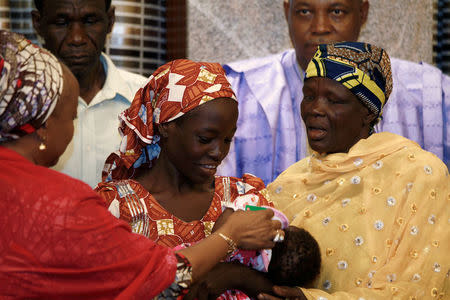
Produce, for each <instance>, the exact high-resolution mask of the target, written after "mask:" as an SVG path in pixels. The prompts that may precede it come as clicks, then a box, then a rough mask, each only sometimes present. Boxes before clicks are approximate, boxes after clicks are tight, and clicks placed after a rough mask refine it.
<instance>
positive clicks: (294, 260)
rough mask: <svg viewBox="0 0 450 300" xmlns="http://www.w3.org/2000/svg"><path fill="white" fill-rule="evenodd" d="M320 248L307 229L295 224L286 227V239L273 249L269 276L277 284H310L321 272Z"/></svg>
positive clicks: (305, 285)
mask: <svg viewBox="0 0 450 300" xmlns="http://www.w3.org/2000/svg"><path fill="white" fill-rule="evenodd" d="M320 264H321V258H320V248H319V244H317V241H316V240H315V239H314V238H313V236H312V235H311V234H310V233H309V232H308V231H306V230H304V229H302V228H298V227H294V226H289V227H288V228H286V229H285V239H284V242H282V243H277V244H276V245H275V247H274V248H273V249H272V258H271V260H270V264H269V270H268V277H269V279H270V280H271V281H272V283H274V284H275V285H281V286H302V287H307V286H308V285H310V284H311V283H312V282H313V281H314V280H315V279H316V277H317V276H318V275H319V273H320Z"/></svg>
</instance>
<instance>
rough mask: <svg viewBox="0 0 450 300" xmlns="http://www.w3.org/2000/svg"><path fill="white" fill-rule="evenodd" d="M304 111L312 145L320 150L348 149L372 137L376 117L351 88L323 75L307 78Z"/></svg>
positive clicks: (302, 105)
mask: <svg viewBox="0 0 450 300" xmlns="http://www.w3.org/2000/svg"><path fill="white" fill-rule="evenodd" d="M301 111H302V113H301V114H302V119H303V121H304V122H305V127H306V131H307V135H308V142H309V145H310V146H311V148H312V149H313V150H315V151H317V152H319V153H337V152H348V150H349V149H350V148H351V147H352V146H353V145H354V144H356V143H357V142H358V141H359V140H360V139H363V138H367V137H368V136H369V131H370V123H371V122H372V121H373V120H374V119H375V118H376V116H375V115H374V114H373V113H371V112H370V111H369V109H368V108H366V107H365V106H364V105H363V104H362V103H361V102H360V101H359V100H358V98H357V97H356V96H355V95H354V94H353V93H352V92H350V90H349V89H347V88H346V87H344V86H343V85H342V84H340V83H338V82H336V81H334V80H332V79H329V78H322V77H313V78H310V79H307V80H306V81H305V85H304V86H303V101H302V104H301Z"/></svg>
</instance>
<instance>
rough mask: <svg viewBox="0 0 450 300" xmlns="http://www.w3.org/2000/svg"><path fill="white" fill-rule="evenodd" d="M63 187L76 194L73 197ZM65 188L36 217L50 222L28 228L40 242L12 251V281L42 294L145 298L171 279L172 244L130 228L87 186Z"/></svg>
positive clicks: (173, 265)
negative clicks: (46, 212)
mask: <svg viewBox="0 0 450 300" xmlns="http://www.w3.org/2000/svg"><path fill="white" fill-rule="evenodd" d="M86 188H87V187H86ZM69 191H71V192H75V193H78V195H80V196H77V197H78V198H77V200H74V199H73V198H74V195H75V193H69ZM69 191H67V190H65V191H64V195H60V196H59V199H57V200H55V201H57V203H58V206H55V209H53V210H52V211H51V212H49V216H46V215H42V216H41V217H40V219H42V218H44V220H45V218H46V217H51V218H52V220H49V222H47V224H51V226H38V227H37V228H36V230H35V231H34V234H35V235H36V236H41V237H40V239H41V242H40V243H36V244H35V245H28V246H26V247H27V248H26V250H21V251H16V256H17V258H16V260H17V259H19V260H20V261H21V262H22V263H17V262H16V263H15V265H16V266H17V267H16V270H15V271H11V274H10V276H11V277H13V278H14V277H16V278H15V279H11V280H16V281H17V282H18V285H17V286H20V287H23V290H24V291H32V293H33V294H35V295H39V297H40V298H45V299H56V298H57V299H113V298H114V299H144V298H145V299H150V298H153V297H155V296H156V295H158V294H160V293H161V291H163V290H165V289H166V288H167V287H169V286H170V285H171V284H172V283H173V282H174V278H175V274H176V270H177V258H176V256H175V254H174V252H173V250H171V249H169V248H166V247H163V246H159V245H156V244H155V243H154V242H153V241H151V240H149V239H147V238H145V237H143V236H140V235H137V234H131V232H130V227H129V226H128V225H127V224H126V223H125V222H123V221H121V220H118V219H116V218H115V217H113V216H112V215H111V214H110V213H109V212H108V211H107V210H106V209H105V207H104V205H103V201H102V200H101V199H100V197H98V196H97V195H96V194H95V193H93V192H92V190H90V191H89V193H87V191H85V193H84V194H83V193H82V191H80V189H77V188H75V187H74V188H73V190H72V189H70V190H69ZM53 196H55V195H53ZM44 223H45V222H44ZM44 223H42V222H41V223H39V224H44ZM26 253H28V254H26ZM21 255H31V256H32V257H31V258H29V257H28V256H27V257H26V258H24V259H22V258H20V256H21Z"/></svg>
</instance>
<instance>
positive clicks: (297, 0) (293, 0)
mask: <svg viewBox="0 0 450 300" xmlns="http://www.w3.org/2000/svg"><path fill="white" fill-rule="evenodd" d="M308 1H317V0H307V1H305V0H284V2H286V3H291V4H293V3H297V2H308ZM340 1H344V2H355V3H363V2H367V1H369V0H340Z"/></svg>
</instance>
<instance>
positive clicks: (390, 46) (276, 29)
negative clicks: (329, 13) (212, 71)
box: [187, 0, 434, 63]
mask: <svg viewBox="0 0 450 300" xmlns="http://www.w3.org/2000/svg"><path fill="white" fill-rule="evenodd" d="M433 1H434V0H394V1H393V0H371V1H370V5H371V7H370V10H369V20H368V23H367V24H366V26H365V28H364V29H363V31H362V35H361V38H360V40H362V41H367V42H370V43H374V44H376V45H379V46H381V47H384V48H386V50H388V53H389V54H390V55H391V56H395V57H398V58H403V59H408V60H412V61H420V60H423V61H426V62H429V63H431V62H432V54H433V51H432V50H433V47H432V38H433V28H434V26H433V24H434V21H433ZM187 3H188V57H189V58H191V59H195V60H206V61H218V62H222V63H224V62H229V61H234V60H238V59H245V58H249V57H256V56H265V55H268V54H271V53H277V52H279V51H282V50H283V49H286V48H289V47H290V40H289V37H288V32H287V26H286V21H285V19H284V13H283V8H282V7H283V0H226V1H223V0H188V1H187Z"/></svg>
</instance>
